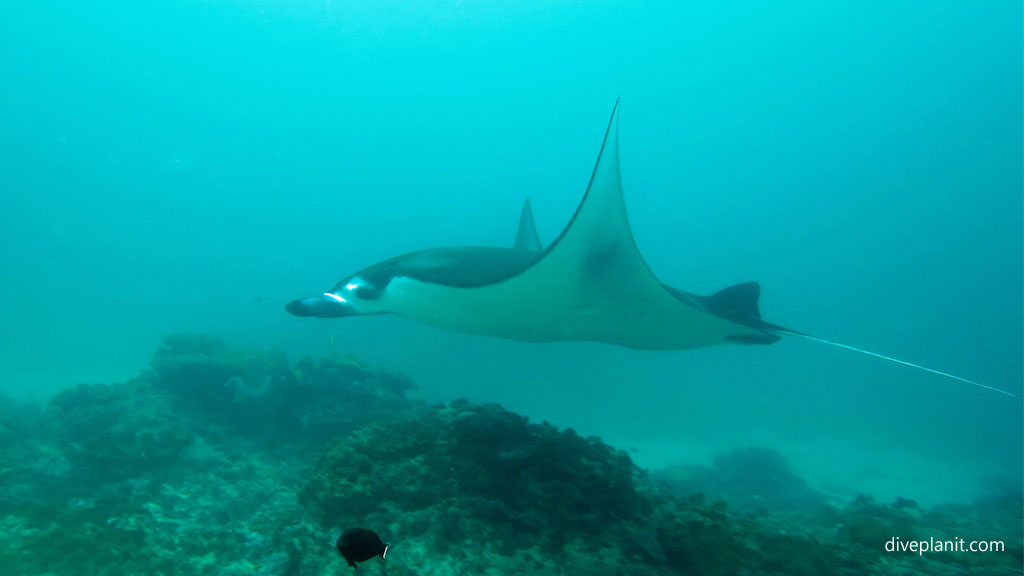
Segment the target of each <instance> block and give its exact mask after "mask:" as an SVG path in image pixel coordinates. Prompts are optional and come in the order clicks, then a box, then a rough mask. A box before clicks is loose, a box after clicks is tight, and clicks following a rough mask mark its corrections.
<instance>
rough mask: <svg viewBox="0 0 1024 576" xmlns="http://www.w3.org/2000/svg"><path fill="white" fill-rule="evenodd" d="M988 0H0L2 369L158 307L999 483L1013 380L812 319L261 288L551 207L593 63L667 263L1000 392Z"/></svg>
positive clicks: (911, 493) (434, 388)
mask: <svg viewBox="0 0 1024 576" xmlns="http://www.w3.org/2000/svg"><path fill="white" fill-rule="evenodd" d="M1020 23H1021V7H1020V4H1019V3H1017V2H1004V1H995V2H984V3H968V2H929V3H910V4H902V5H896V3H892V2H830V3H820V2H793V3H787V4H786V5H784V6H776V5H771V4H770V3H769V4H765V3H757V2H739V1H733V2H715V3H679V2H641V1H636V2H602V3H596V2H595V3H576V2H532V1H531V2H514V3H513V2H473V1H463V2H438V3H434V2H372V3H367V2H353V3H346V2H332V1H327V2H306V1H300V2H283V1H264V2H229V1H222V2H199V1H179V2H160V1H157V2H146V3H130V2H123V3H119V2H100V3H88V4H82V3H73V2H66V3H60V2H58V3H45V4H41V3H22V2H9V3H5V4H3V5H2V6H0V86H2V89H0V243H2V246H3V249H2V250H0V264H2V266H3V269H4V270H5V275H4V282H3V283H2V284H0V326H3V329H2V332H0V334H2V337H3V346H0V386H2V389H3V391H4V392H5V393H6V394H8V395H10V396H12V397H15V398H18V399H23V400H40V399H46V398H48V397H49V396H51V395H52V394H54V393H55V392H57V391H59V390H61V389H64V388H67V387H69V386H72V385H75V384H78V383H81V382H111V381H117V380H122V379H125V378H128V377H130V376H132V375H134V374H136V373H137V372H138V371H139V370H140V369H141V368H143V367H145V366H146V363H147V362H148V360H149V357H150V355H151V354H152V352H153V350H154V349H156V348H157V347H158V345H159V343H160V342H161V340H162V339H163V338H164V336H166V335H167V334H170V333H178V332H205V333H209V334H214V335H217V336H219V337H223V338H225V339H226V340H228V341H230V342H233V343H238V344H240V345H247V346H255V347H276V348H280V349H283V350H285V351H286V352H288V353H289V354H290V355H292V356H300V355H304V354H333V353H353V354H355V355H356V356H358V357H361V358H365V359H366V360H367V361H369V362H371V363H372V364H374V365H377V366H382V367H387V368H390V369H394V370H400V371H404V372H406V373H408V374H410V376H411V377H412V378H413V379H414V380H416V381H417V382H419V384H420V388H421V390H420V392H419V394H420V395H421V397H423V398H426V399H429V400H450V399H452V398H456V397H460V396H465V397H468V398H471V399H473V400H477V401H491V402H500V403H502V404H503V405H505V406H506V407H508V408H509V409H511V410H514V411H517V412H520V413H522V414H525V415H527V416H530V417H531V418H533V419H536V420H544V419H547V420H550V421H551V422H553V423H555V424H557V425H559V426H571V427H573V428H575V429H576V430H579V431H580V432H581V433H585V434H596V435H599V436H601V437H602V438H604V439H605V440H607V441H609V442H611V443H612V444H614V445H616V446H619V447H622V448H630V449H632V450H633V452H631V455H632V457H633V458H634V460H636V461H637V462H638V463H639V464H641V465H642V466H645V467H648V468H651V469H656V468H660V467H664V466H667V465H670V464H676V463H703V462H709V461H710V460H711V459H712V458H713V457H714V456H715V455H716V454H719V453H721V452H723V451H725V450H729V449H732V448H740V447H746V446H768V447H772V448H774V449H776V450H778V451H780V452H781V453H782V454H784V455H785V456H786V457H787V458H788V459H789V461H790V462H791V464H792V466H793V467H794V469H795V470H796V471H797V472H798V473H800V474H801V475H802V476H803V477H805V478H807V479H808V481H809V482H811V483H812V484H814V485H815V486H817V487H819V488H827V489H829V490H831V491H832V492H833V493H836V494H840V495H847V494H849V495H852V494H856V493H857V492H869V493H872V494H875V495H877V496H878V497H879V498H881V499H886V500H887V499H891V498H892V497H895V496H903V497H907V498H913V499H916V500H918V501H919V502H922V503H938V502H944V501H970V500H972V499H974V498H976V497H978V496H980V495H984V494H986V493H987V491H988V490H990V489H992V487H993V486H1002V485H1007V484H1010V485H1017V486H1018V487H1019V481H1020V475H1021V467H1022V437H1024V431H1022V418H1021V404H1020V400H1019V399H1017V400H1014V399H1009V398H1007V397H1005V396H1001V395H998V394H994V393H990V392H985V391H982V390H979V389H976V388H972V387H970V386H967V385H964V384H960V383H957V382H954V381H951V380H947V379H943V378H940V377H937V376H934V375H929V374H925V373H921V372H917V371H913V370H910V369H907V368H904V367H900V366H896V365H893V364H890V363H885V362H881V361H878V360H876V359H872V358H868V357H865V356H861V355H856V354H853V353H850V352H846V351H841V350H835V349H830V348H827V347H823V346H820V345H817V344H814V343H811V342H804V341H792V340H785V341H783V342H780V343H778V344H775V345H772V346H769V347H764V348H747V347H721V348H715V349H706V350H696V351H685V352H669V353H663V352H658V353H651V352H637V351H631V350H622V349H616V348H610V347H607V346H602V345H596V344H578V343H565V344H553V345H527V344H520V343H514V342H505V341H497V340H490V339H486V338H479V337H473V336H467V335H461V334H451V333H445V332H441V331H438V330H435V329H433V328H429V327H425V326H420V325H415V324H412V323H409V322H406V321H403V320H401V319H397V318H385V317H371V318H358V319H349V320H336V321H315V320H301V319H297V318H294V317H291V316H289V315H287V314H286V313H285V312H284V310H283V305H284V303H286V302H287V301H289V300H291V299H293V298H296V297H300V296H305V295H308V294H312V293H316V292H317V291H320V290H324V289H327V288H329V287H330V286H331V285H333V284H334V282H336V281H337V280H338V279H340V278H341V277H343V276H344V275H346V274H348V273H350V272H351V271H354V270H357V269H360V268H362V267H364V266H366V265H369V264H371V263H374V262H376V261H379V260H381V259H383V258H387V257H390V256H393V255H396V254H400V253H403V252H407V251H411V250H416V249H420V248H424V247H431V246H443V245H467V244H469V245H506V244H509V243H511V241H512V238H513V237H514V233H515V224H516V222H517V218H518V209H519V206H520V203H521V202H522V200H523V198H524V197H527V196H528V197H531V198H532V199H533V205H534V211H535V214H536V217H537V223H538V228H539V230H540V233H541V236H542V240H544V241H545V242H549V241H551V239H553V238H554V237H555V236H556V235H557V233H558V232H559V231H560V229H561V227H562V226H564V224H565V222H567V221H568V219H569V217H570V216H571V214H572V211H573V209H574V207H575V205H576V203H577V202H578V201H579V198H580V197H581V195H582V193H583V190H584V187H585V185H586V182H587V178H588V177H589V174H590V170H591V168H592V164H593V161H594V159H595V157H596V154H597V151H598V147H599V144H600V138H601V135H602V133H603V130H604V127H605V126H604V123H605V121H606V119H607V116H608V113H609V111H610V109H611V106H612V104H613V102H614V101H615V99H616V98H617V97H619V96H621V98H622V116H621V157H622V163H623V164H622V166H623V167H622V170H623V178H624V186H625V190H626V196H627V204H628V208H629V213H630V218H631V221H632V224H633V227H634V232H635V235H636V239H637V242H638V244H639V246H640V249H641V251H642V252H643V253H644V255H645V257H646V259H647V261H648V263H649V264H650V265H651V267H652V269H653V270H654V271H655V273H656V274H658V275H659V277H660V278H661V279H662V280H664V281H665V282H666V283H669V284H672V285H675V286H679V287H681V288H684V289H687V290H690V291H694V292H698V293H710V292H713V291H715V290H717V289H719V288H721V287H724V286H727V285H731V284H734V283H737V282H742V281H747V280H757V281H759V282H760V283H761V285H762V288H763V296H762V302H761V310H762V313H763V315H764V317H765V318H766V319H768V320H770V321H772V322H777V323H779V324H782V325H784V326H787V327H791V328H794V329H796V330H801V331H806V332H809V333H812V334H816V335H820V336H822V337H824V338H829V339H834V340H837V341H840V342H844V343H848V344H851V345H855V346H860V347H864V348H866V349H869V350H873V351H877V352H880V353H884V354H890V355H893V356H896V357H899V358H903V359H906V360H909V361H913V362H918V363H921V364H924V365H927V366H930V367H934V368H936V369H939V370H943V371H948V372H951V373H954V374H957V375H961V376H964V377H966V378H970V379H972V380H977V381H979V382H983V383H986V384H989V385H992V386H996V387H1000V388H1003V389H1007V390H1009V391H1011V392H1014V393H1016V394H1018V395H1020V394H1021V391H1022V389H1021V382H1022V381H1024V366H1022V364H1024V361H1022V353H1021V350H1022V349H1024V338H1022V319H1024V311H1022V293H1024V289H1022V276H1024V268H1022V261H1024V254H1022V236H1024V226H1022V213H1024V205H1022V191H1021V184H1022V183H1021V177H1022V176H1021V174H1022V155H1024V151H1022V138H1021V122H1022V119H1021V115H1022V96H1021V84H1022V69H1021V66H1022V65H1021V62H1022V54H1021V45H1022V36H1021V26H1020Z"/></svg>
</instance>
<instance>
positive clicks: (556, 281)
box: [286, 102, 1012, 396]
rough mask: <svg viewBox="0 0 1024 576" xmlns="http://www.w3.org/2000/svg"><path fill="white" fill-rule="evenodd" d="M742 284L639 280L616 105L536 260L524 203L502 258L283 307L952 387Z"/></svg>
mask: <svg viewBox="0 0 1024 576" xmlns="http://www.w3.org/2000/svg"><path fill="white" fill-rule="evenodd" d="M759 296H760V287H759V285H758V284H757V283H756V282H747V283H744V284H739V285H737V286H732V287H729V288H725V289H724V290H721V291H719V292H717V293H715V294H712V295H710V296H701V295H698V294H693V293H690V292H686V291H684V290H680V289H678V288H673V287H671V286H667V285H665V284H663V283H662V282H661V281H659V280H658V278H657V277H655V275H654V274H653V273H652V272H651V270H650V268H648V266H647V263H646V262H644V259H643V256H641V254H640V252H639V250H638V249H637V246H636V242H635V241H634V240H633V233H632V231H631V230H630V226H629V220H628V219H627V217H626V205H625V201H624V198H623V192H622V182H621V178H620V174H619V153H618V102H616V105H615V108H614V109H613V111H612V116H611V119H610V120H609V122H608V128H607V130H606V131H605V136H604V142H603V144H602V146H601V151H600V153H599V154H598V158H597V163H596V165H595V166H594V171H593V174H592V175H591V177H590V184H589V185H588V186H587V190H586V193H585V194H584V196H583V200H582V201H581V202H580V204H579V206H578V207H577V209H576V213H575V214H574V215H573V217H572V219H571V220H570V221H569V224H568V225H567V226H566V227H565V229H564V230H562V233H561V234H560V235H559V236H558V238H557V239H555V241H554V242H552V243H551V245H549V246H548V247H547V248H546V249H541V244H540V241H539V239H538V237H537V232H536V230H535V227H534V225H533V215H532V212H531V209H530V204H529V200H527V201H526V204H525V205H524V206H523V211H522V214H521V217H520V226H519V231H518V234H517V235H516V239H515V243H514V244H513V246H512V247H511V248H499V247H454V248H432V249H428V250H421V251H419V252H412V253H410V254H405V255H402V256H397V257H395V258H391V259H389V260H385V261H383V262H380V263H378V264H374V265H372V266H370V267H368V268H364V269H363V270H360V271H359V272H356V273H355V274H352V275H350V276H347V277H346V278H345V279H343V280H342V281H340V282H338V284H337V285H335V286H334V287H333V288H331V290H330V291H328V292H325V293H323V294H320V295H317V296H311V297H308V298H302V299H299V300H295V301H293V302H290V303H289V304H288V305H287V306H286V309H287V310H288V312H290V313H292V314H294V315H296V316H316V317H320V318H338V317H344V316H355V315H365V314H384V313H391V314H397V315H399V316H404V317H405V318H409V319H411V320H416V321H419V322H423V323H426V324H430V325H432V326H437V327H439V328H445V329H448V330H455V331H458V332H468V333H472V334H482V335H487V336H495V337H498V338H508V339H512V340H521V341H527V342H556V341H591V342H604V343H607V344H615V345H618V346H625V347H627V348H636V349H645V350H682V349H687V348H699V347H704V346H717V345H720V344H747V345H764V344H771V343H773V342H775V341H777V340H778V339H779V338H780V336H783V335H794V336H800V337H803V338H808V339H811V340H816V341H819V342H823V343H826V344H830V345H833V346H838V347H841V348H846V349H849V350H854V351H856V352H861V353H864V354H869V355H872V356H876V357H878V358H882V359H885V360H889V361H892V362H897V363H900V364H904V365H906V366H911V367H914V368H918V369H921V370H925V371H928V372H932V373H934V374H938V375H941V376H946V377H948V378H953V379H956V380H960V381H963V382H967V383H969V384H973V385H975V386H979V387H982V388H987V389H990V390H994V391H997V392H1000V393H1003V394H1007V395H1011V396H1012V394H1009V393H1008V392H1005V391H1003V390H999V389H997V388H992V387H989V386H985V385H983V384H978V383H977V382H972V381H970V380H966V379H964V378H960V377H959V376H954V375H952V374H947V373H945V372H940V371H938V370H933V369H931V368H926V367H924V366H920V365H918V364H913V363H910V362H905V361H903V360H898V359H896V358H891V357H888V356H883V355H881V354H876V353H874V352H868V351H866V350H861V349H859V348H854V347H852V346H848V345H845V344H839V343H837V342H832V341H829V340H824V339H821V338H817V337H815V336H811V335H809V334H804V333H802V332H797V331H795V330H791V329H788V328H784V327H782V326H779V325H777V324H772V323H770V322H766V321H764V320H762V319H761V313H760V311H759V310H758V297H759Z"/></svg>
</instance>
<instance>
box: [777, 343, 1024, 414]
mask: <svg viewBox="0 0 1024 576" xmlns="http://www.w3.org/2000/svg"><path fill="white" fill-rule="evenodd" d="M775 328H776V329H775V331H776V332H782V333H785V334H792V335H794V336H800V337H801V338H806V339H808V340H814V341H815V342H821V343H822V344H828V345H829V346H835V347H836V348H842V349H844V350H852V351H854V352H860V353H861V354H867V355H868V356H874V357H875V358H881V359H882V360H888V361H889V362H895V363H897V364H903V365H904V366H910V367H911V368H917V369H918V370H924V371H925V372H931V373H932V374H938V375H939V376H945V377H946V378H952V379H953V380H959V381H961V382H966V383H967V384H970V385H972V386H977V387H978V388H984V389H986V390H991V391H993V392H998V393H1000V394H1005V395H1007V396H1009V397H1010V398H1016V397H1017V396H1016V395H1015V394H1011V393H1009V392H1007V391H1006V390H1001V389H999V388H995V387H993V386H986V385H985V384H980V383H978V382H975V381H973V380H968V379H966V378H961V377H959V376H957V375H955V374H950V373H948V372H942V371H940V370H935V369H934V368H929V367H927V366H921V365H920V364H914V363H913V362H907V361H906V360H900V359H899V358H893V357H892V356H886V355H884V354H879V353H877V352H871V351H870V350H864V349H863V348H857V347H854V346H850V345H848V344H840V343H839V342H833V341H831V340H825V339H824V338H818V337H817V336H811V335H810V334H804V333H803V332H797V331H796V330H789V329H787V328H782V327H775Z"/></svg>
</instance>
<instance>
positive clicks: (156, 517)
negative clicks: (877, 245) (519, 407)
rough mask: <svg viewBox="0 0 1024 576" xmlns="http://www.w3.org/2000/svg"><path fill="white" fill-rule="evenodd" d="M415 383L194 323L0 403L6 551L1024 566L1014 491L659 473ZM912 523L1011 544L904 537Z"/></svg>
mask: <svg viewBox="0 0 1024 576" xmlns="http://www.w3.org/2000/svg"><path fill="white" fill-rule="evenodd" d="M413 388H414V386H413V384H412V382H410V381H409V380H408V379H407V378H405V377H404V376H401V375H399V374H395V373H392V372H388V371H382V370H375V369H371V368H369V367H367V366H364V365H362V364H360V363H359V362H358V361H355V360H353V359H350V358H340V359H331V360H325V359H317V360H312V359H304V360H300V361H299V362H297V363H295V364H294V365H290V364H289V363H288V361H287V359H285V358H284V356H283V355H281V354H280V353H277V352H273V351H264V350H243V349H236V348H231V347H229V346H226V345H225V344H223V343H221V342H219V341H217V340H215V339H212V338H207V337H202V336H198V337H197V336H175V337H171V338H168V340H167V342H166V343H165V346H164V347H163V348H161V349H160V350H159V351H158V352H157V353H156V355H155V357H154V359H153V362H152V370H150V371H146V372H144V373H143V374H140V375H139V376H138V377H136V378H134V379H132V380H130V381H128V382H124V383H120V384H112V385H97V384H92V385H80V386H77V387H75V388H71V389H68V390H65V391H64V392H62V393H60V394H58V395H57V396H55V397H54V398H53V399H52V400H51V402H50V403H49V404H48V405H47V406H46V407H45V409H39V408H35V407H28V406H22V405H18V404H16V403H14V402H11V401H10V400H8V399H5V398H0V458H2V460H0V481H2V482H3V485H4V490H3V491H2V493H0V566H2V567H3V572H4V573H5V574H7V573H10V574H25V575H35V574H39V575H46V576H61V575H64V574H68V575H71V574H74V575H93V574H95V575H108V574H109V575H114V574H164V575H171V574H174V575H186V576H192V575H196V576H198V575H229V576H235V575H238V576H241V575H256V574H261V575H262V574H280V575H287V576H306V575H310V576H312V575H314V574H315V575H318V576H319V575H324V574H348V573H350V570H351V569H350V568H348V567H347V566H345V563H344V562H343V561H342V560H340V558H339V557H338V555H337V553H336V551H334V549H333V542H334V540H335V539H336V538H337V536H338V534H339V533H340V531H341V529H343V528H346V527H350V526H354V525H365V526H372V527H373V528H374V529H375V530H377V531H378V532H379V533H380V534H381V536H383V537H384V538H385V540H387V541H389V542H391V543H392V545H393V548H392V551H391V552H389V554H388V560H387V574H389V575H391V576H413V575H417V576H426V575H462V574H473V575H499V574H501V575H517V574H522V575H526V574H530V575H541V576H556V575H559V576H561V575H566V576H568V575H572V576H575V575H584V576H589V575H597V576H603V575H609V576H611V575H619V574H631V575H640V576H663V575H664V576H667V575H702V576H725V575H754V574H758V575H782V574H787V575H789V574H795V575H830V574H831V575H837V576H847V575H850V576H852V575H855V574H869V573H876V574H882V573H885V574H903V575H912V574H937V575H949V576H953V575H966V574H969V575H972V576H979V575H992V576H1002V575H1009V574H1020V573H1021V562H1022V556H1024V555H1022V543H1021V540H1022V539H1021V530H1020V526H1021V521H1022V514H1021V509H1022V499H1021V493H1020V490H1019V489H1016V488H1015V489H1011V490H1009V491H1006V492H1001V493H994V494H993V495H992V496H991V497H990V498H989V499H986V500H984V501H982V502H978V503H976V504H975V505H971V506H964V505H956V506H954V505H947V506H939V507H935V508H932V509H922V508H920V507H918V506H917V505H916V504H914V503H913V502H912V501H909V500H898V501H896V502H894V503H892V504H883V503H879V502H877V501H875V500H873V499H871V498H870V497H867V496H862V497H859V498H857V499H856V500H854V501H853V502H847V503H842V502H834V501H830V500H828V499H827V498H825V497H824V496H822V495H820V494H818V493H816V492H814V491H813V490H811V489H810V488H808V487H807V486H806V485H805V484H804V482H803V481H802V480H801V479H800V478H799V477H797V476H796V475H794V474H793V473H792V472H791V471H790V470H789V468H788V466H787V465H786V462H785V460H784V459H783V458H782V456H781V455H779V454H777V453H775V452H773V451H771V450H769V449H764V448H756V449H744V450H738V451H735V452H731V453H727V454H723V455H721V456H720V457H719V458H717V459H716V460H715V461H714V462H713V464H712V465H711V466H682V467H677V468H674V469H671V470H668V471H665V472H662V473H658V474H655V475H648V474H647V473H646V472H644V471H642V470H640V469H639V468H638V467H637V466H635V465H634V464H633V463H632V462H631V460H630V458H629V457H628V455H627V454H626V453H624V452H622V451H619V450H616V449H614V448H612V447H610V446H608V445H606V444H604V443H603V442H602V441H601V440H600V439H598V438H593V437H591V438H582V437H580V436H579V435H577V434H576V433H575V432H573V431H572V430H559V429H556V428H555V427H553V426H551V425H548V424H546V423H539V424H538V423H531V422H529V421H528V420H527V419H526V418H524V417H522V416H519V415H516V414H513V413H511V412H509V411H507V410H505V409H504V408H502V407H500V406H497V405H479V404H474V403H471V402H468V401H465V400H457V401H453V402H450V403H446V404H440V405H427V404H426V403H424V402H421V401H415V400H410V399H407V398H406V397H405V394H406V392H408V391H409V390H411V389H413ZM893 536H899V537H900V538H902V539H904V540H908V539H913V538H920V539H924V538H927V537H935V538H954V537H958V538H967V539H979V540H980V539H1000V540H1004V541H1005V543H1006V551H1005V552H999V553H990V554H968V553H932V554H927V555H924V556H919V555H917V554H916V553H909V552H904V553H891V552H887V551H885V549H884V546H885V541H886V540H888V539H889V538H892V537H893ZM360 571H361V572H363V571H368V572H370V573H374V574H375V573H384V572H383V570H382V568H381V566H380V562H379V561H370V562H367V563H365V564H363V565H362V567H361V568H360Z"/></svg>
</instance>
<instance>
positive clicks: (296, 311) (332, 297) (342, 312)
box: [284, 292, 358, 318]
mask: <svg viewBox="0 0 1024 576" xmlns="http://www.w3.org/2000/svg"><path fill="white" fill-rule="evenodd" d="M284 309H285V310H287V311H288V312H289V313H290V314H293V315H295V316H314V317H316V318H341V317H343V316H353V315H355V314H358V312H357V311H356V309H355V307H354V306H352V304H350V303H349V302H348V301H347V300H345V299H344V298H342V297H341V296H338V295H337V294H331V293H330V292H325V293H323V294H320V295H319V296H310V297H308V298H300V299H298V300H293V301H291V302H289V303H288V304H286V305H285V307H284Z"/></svg>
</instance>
